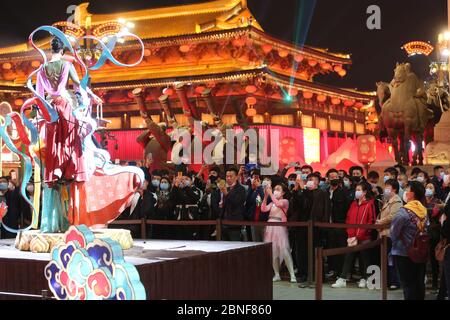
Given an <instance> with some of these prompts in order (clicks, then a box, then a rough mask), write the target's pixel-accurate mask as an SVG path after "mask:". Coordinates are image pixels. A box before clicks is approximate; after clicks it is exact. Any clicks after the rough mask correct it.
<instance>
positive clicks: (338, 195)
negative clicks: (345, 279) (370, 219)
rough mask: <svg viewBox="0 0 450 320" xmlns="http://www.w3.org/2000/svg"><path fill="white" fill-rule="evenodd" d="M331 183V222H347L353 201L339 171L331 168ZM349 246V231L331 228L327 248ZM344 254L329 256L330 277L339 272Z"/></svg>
mask: <svg viewBox="0 0 450 320" xmlns="http://www.w3.org/2000/svg"><path fill="white" fill-rule="evenodd" d="M327 178H328V181H329V184H330V187H329V188H328V190H327V191H328V195H329V197H330V221H329V222H330V223H345V221H346V219H347V212H348V209H349V207H350V204H351V202H350V201H348V199H347V197H346V194H345V190H344V188H343V186H342V180H341V179H340V178H339V172H338V171H337V170H336V169H330V170H328V172H327ZM346 246H347V231H346V230H345V229H329V230H328V232H327V248H328V249H333V248H343V247H346ZM344 258H345V256H344V255H339V256H331V257H329V258H328V271H329V273H328V274H327V276H328V277H332V276H335V275H337V274H339V272H340V271H341V270H342V267H343V265H344Z"/></svg>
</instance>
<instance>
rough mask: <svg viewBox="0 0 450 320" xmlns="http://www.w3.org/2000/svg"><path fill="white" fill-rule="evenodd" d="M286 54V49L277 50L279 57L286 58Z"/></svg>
mask: <svg viewBox="0 0 450 320" xmlns="http://www.w3.org/2000/svg"><path fill="white" fill-rule="evenodd" d="M288 54H289V51H287V50H278V55H279V56H280V57H281V58H286V57H287V56H288Z"/></svg>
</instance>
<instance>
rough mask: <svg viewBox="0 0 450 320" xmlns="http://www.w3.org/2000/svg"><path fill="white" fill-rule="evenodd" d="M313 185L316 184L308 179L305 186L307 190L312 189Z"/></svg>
mask: <svg viewBox="0 0 450 320" xmlns="http://www.w3.org/2000/svg"><path fill="white" fill-rule="evenodd" d="M315 186H316V183H315V182H314V181H308V182H307V183H306V188H308V189H309V190H312V189H314V187H315Z"/></svg>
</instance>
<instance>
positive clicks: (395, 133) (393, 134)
mask: <svg viewBox="0 0 450 320" xmlns="http://www.w3.org/2000/svg"><path fill="white" fill-rule="evenodd" d="M387 132H388V135H389V137H391V138H392V148H393V149H394V155H395V161H397V163H398V164H402V154H401V149H400V148H399V145H398V137H399V132H398V131H397V130H395V129H392V128H388V129H387Z"/></svg>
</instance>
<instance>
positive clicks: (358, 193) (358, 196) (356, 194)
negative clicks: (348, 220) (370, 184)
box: [355, 190, 363, 200]
mask: <svg viewBox="0 0 450 320" xmlns="http://www.w3.org/2000/svg"><path fill="white" fill-rule="evenodd" d="M362 196H363V192H362V191H359V190H358V191H356V192H355V199H356V200H359V199H361V198H362Z"/></svg>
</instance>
